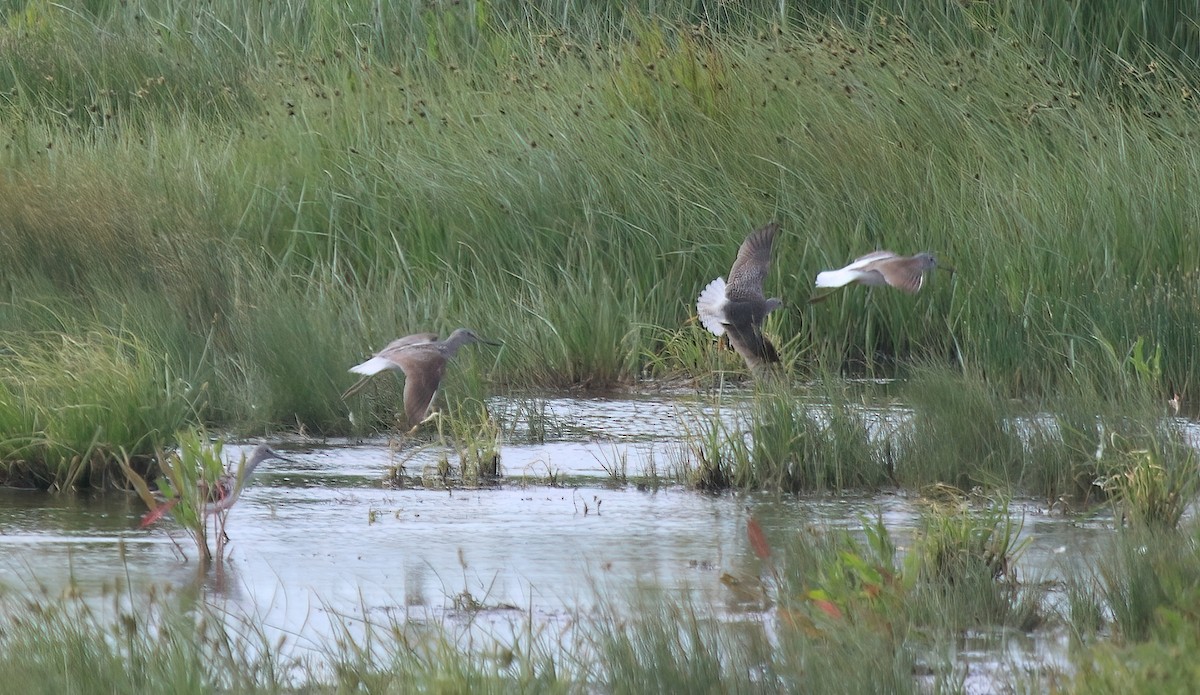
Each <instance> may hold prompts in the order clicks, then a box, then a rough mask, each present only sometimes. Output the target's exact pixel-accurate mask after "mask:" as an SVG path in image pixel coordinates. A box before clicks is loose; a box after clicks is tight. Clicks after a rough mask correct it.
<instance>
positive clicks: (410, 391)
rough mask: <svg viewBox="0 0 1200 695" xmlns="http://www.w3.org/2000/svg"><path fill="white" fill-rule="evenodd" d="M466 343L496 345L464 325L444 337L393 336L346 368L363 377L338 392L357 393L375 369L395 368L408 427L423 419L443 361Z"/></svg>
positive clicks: (452, 356) (436, 388)
mask: <svg viewBox="0 0 1200 695" xmlns="http://www.w3.org/2000/svg"><path fill="white" fill-rule="evenodd" d="M469 343H483V344H485V345H500V343H498V342H495V341H492V340H485V339H483V338H480V337H479V336H478V335H475V333H474V332H473V331H471V330H470V329H468V328H459V329H457V330H455V331H454V332H453V333H451V334H450V337H448V338H446V339H445V340H438V339H437V334H435V333H415V334H413V335H409V336H405V337H403V338H400V339H398V340H394V341H392V342H391V343H389V344H388V346H387V347H385V348H384V349H382V350H380V351H379V352H377V353H375V355H374V356H373V357H371V359H369V360H367V361H366V362H363V363H362V364H356V365H354V366H353V367H351V368H350V371H352V372H354V373H355V374H362V375H363V378H361V379H359V380H358V382H357V383H355V384H354V385H353V386H351V387H350V388H349V389H347V390H346V392H345V393H343V394H342V398H343V399H346V398H349V397H350V396H352V395H354V394H355V393H358V392H359V391H360V390H362V388H363V386H365V385H366V383H367V381H368V380H369V379H370V378H371V377H372V376H374V375H376V374H378V373H379V372H383V371H387V370H389V369H398V370H400V371H402V372H404V414H405V419H406V420H407V423H408V427H410V428H414V429H415V428H416V427H417V426H418V425H420V424H421V422H422V421H423V420H424V419H425V416H426V414H427V413H428V411H429V406H430V404H431V403H432V402H433V396H434V394H435V393H436V392H437V390H438V386H439V385H440V384H441V383H442V376H443V375H444V374H445V373H446V364H447V363H448V362H449V361H450V360H451V359H453V358H454V355H455V354H457V353H458V349H459V348H460V347H462V346H463V345H467V344H469Z"/></svg>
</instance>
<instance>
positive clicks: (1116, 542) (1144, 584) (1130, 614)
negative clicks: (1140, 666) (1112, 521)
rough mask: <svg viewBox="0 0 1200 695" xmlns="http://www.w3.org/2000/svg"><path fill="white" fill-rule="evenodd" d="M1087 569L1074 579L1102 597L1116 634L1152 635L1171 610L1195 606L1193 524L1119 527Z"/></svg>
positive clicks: (1199, 563) (1198, 563) (1198, 559)
mask: <svg viewBox="0 0 1200 695" xmlns="http://www.w3.org/2000/svg"><path fill="white" fill-rule="evenodd" d="M1091 571H1092V576H1091V577H1081V578H1078V579H1077V580H1076V581H1077V583H1078V585H1079V586H1081V587H1082V588H1081V589H1080V590H1081V591H1090V592H1092V593H1093V595H1094V596H1096V597H1098V598H1099V599H1100V600H1101V602H1102V603H1101V605H1103V606H1104V607H1105V609H1106V611H1107V614H1108V615H1109V616H1110V618H1111V620H1112V625H1113V627H1114V628H1115V629H1116V631H1117V633H1118V635H1119V636H1120V637H1121V638H1122V639H1123V640H1128V641H1132V642H1137V641H1145V640H1149V639H1152V638H1154V637H1155V636H1156V635H1155V631H1156V629H1157V628H1158V627H1159V626H1160V623H1159V621H1160V620H1161V619H1167V620H1169V619H1170V618H1169V616H1170V613H1172V612H1176V613H1184V614H1189V613H1193V612H1194V611H1195V610H1196V596H1197V593H1196V592H1197V588H1198V587H1200V584H1198V583H1197V582H1198V580H1197V577H1200V574H1198V572H1200V554H1198V553H1197V544H1196V529H1195V526H1194V525H1192V526H1190V527H1189V528H1188V529H1186V530H1179V529H1166V528H1153V527H1149V528H1138V527H1131V528H1128V529H1124V530H1122V531H1121V532H1120V533H1118V534H1116V535H1115V536H1114V537H1113V538H1112V539H1111V540H1110V541H1109V542H1108V543H1107V544H1106V545H1105V546H1104V547H1102V548H1101V550H1100V552H1099V553H1098V554H1097V556H1096V559H1095V562H1094V563H1092V566H1091ZM1167 627H1169V624H1168V625H1167Z"/></svg>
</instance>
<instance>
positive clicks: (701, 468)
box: [680, 381, 890, 492]
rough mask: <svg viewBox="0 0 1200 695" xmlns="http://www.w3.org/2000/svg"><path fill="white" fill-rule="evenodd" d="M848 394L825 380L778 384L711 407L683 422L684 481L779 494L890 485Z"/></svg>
mask: <svg viewBox="0 0 1200 695" xmlns="http://www.w3.org/2000/svg"><path fill="white" fill-rule="evenodd" d="M849 392H850V389H848V388H845V387H844V386H843V385H842V384H841V383H840V382H838V381H826V382H824V383H823V384H822V385H821V386H820V387H817V388H816V389H812V390H809V389H806V390H803V391H797V390H796V389H795V388H794V387H793V386H792V385H791V384H788V383H785V382H783V381H776V382H768V383H764V384H757V385H756V386H755V389H754V391H753V392H751V394H750V397H749V399H748V400H746V401H744V402H742V403H738V404H734V403H733V400H732V399H729V401H728V403H727V404H726V405H724V406H723V405H722V403H721V401H722V399H723V398H726V397H724V396H722V394H720V393H718V394H717V396H716V398H717V401H716V403H715V404H714V406H713V407H711V408H709V409H707V410H705V411H702V412H699V413H695V414H694V415H693V417H692V418H691V420H690V423H688V422H685V424H684V430H685V433H686V437H685V441H686V442H687V443H686V444H685V446H684V451H682V452H681V454H680V459H681V461H680V463H681V468H682V469H683V471H684V473H685V476H684V477H685V478H686V479H687V480H689V481H690V483H691V484H692V485H693V486H695V487H697V488H700V489H702V490H721V489H726V488H730V487H732V488H740V489H748V490H757V489H768V490H781V491H787V492H800V491H812V490H835V491H841V490H848V489H863V488H867V489H870V488H875V487H879V486H882V485H884V484H887V483H888V482H890V478H889V474H890V471H889V470H888V468H887V467H886V465H885V462H884V457H883V452H882V448H881V446H880V445H879V444H878V443H877V442H876V441H873V440H872V435H871V427H872V426H871V423H870V421H869V420H870V417H871V416H870V414H869V413H867V412H866V411H865V409H863V408H860V407H857V406H855V405H854V404H852V403H851V402H850V401H849V399H848V394H849Z"/></svg>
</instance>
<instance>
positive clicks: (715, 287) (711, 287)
mask: <svg viewBox="0 0 1200 695" xmlns="http://www.w3.org/2000/svg"><path fill="white" fill-rule="evenodd" d="M724 305H725V278H717V279H716V280H713V281H712V282H710V283H708V287H705V288H704V291H703V292H701V293H700V297H699V298H698V299H696V313H697V314H698V315H699V316H700V323H701V324H702V325H703V326H704V327H705V328H707V329H708V330H709V332H710V333H712V334H713V335H717V336H719V335H722V334H724V333H725V326H723V325H722V321H723V320H724V319H725V306H724Z"/></svg>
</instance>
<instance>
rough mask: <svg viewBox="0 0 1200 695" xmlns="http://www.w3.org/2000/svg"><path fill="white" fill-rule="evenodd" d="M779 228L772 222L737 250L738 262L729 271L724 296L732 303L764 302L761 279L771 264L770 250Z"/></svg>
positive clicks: (757, 231)
mask: <svg viewBox="0 0 1200 695" xmlns="http://www.w3.org/2000/svg"><path fill="white" fill-rule="evenodd" d="M778 231H779V224H778V223H776V222H772V223H771V224H768V225H767V226H765V227H762V228H761V229H757V230H755V231H754V232H752V233H751V234H750V236H748V237H746V240H745V241H743V242H742V246H741V248H739V249H738V255H737V260H735V261H734V262H733V268H731V269H730V270H729V282H728V283H727V284H726V285H725V296H726V297H728V298H729V299H731V300H734V301H754V300H759V301H761V300H762V299H763V289H762V285H763V279H764V278H765V277H766V276H767V270H768V269H769V266H770V263H771V246H772V244H774V243H775V233H776V232H778Z"/></svg>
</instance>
